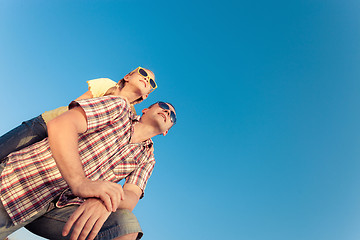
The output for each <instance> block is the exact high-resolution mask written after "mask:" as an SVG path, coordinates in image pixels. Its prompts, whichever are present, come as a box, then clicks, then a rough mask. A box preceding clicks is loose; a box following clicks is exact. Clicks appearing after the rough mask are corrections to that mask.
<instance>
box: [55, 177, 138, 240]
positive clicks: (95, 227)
mask: <svg viewBox="0 0 360 240" xmlns="http://www.w3.org/2000/svg"><path fill="white" fill-rule="evenodd" d="M124 193H125V196H126V197H125V200H122V201H121V203H120V206H119V209H129V210H130V211H132V210H133V209H134V208H135V206H136V205H137V203H138V201H139V199H140V196H141V194H142V190H141V189H140V188H139V187H138V186H136V185H134V184H125V185H124ZM110 213H111V212H109V211H107V210H106V208H105V207H104V205H103V203H102V202H101V201H100V200H98V199H95V198H90V199H88V200H86V201H85V202H84V203H83V204H81V206H80V207H79V208H78V209H76V211H75V212H74V213H73V214H72V215H71V216H70V218H69V220H68V221H67V223H66V224H65V226H64V228H63V232H62V234H63V236H67V235H68V234H69V232H70V230H71V228H72V227H73V226H74V229H73V232H72V235H71V239H86V237H87V236H88V235H89V233H90V235H89V237H88V238H87V239H94V238H95V237H96V235H97V234H98V232H99V231H100V229H101V227H102V226H103V224H104V222H105V221H106V219H107V218H108V217H109V216H110ZM78 237H79V238H78Z"/></svg>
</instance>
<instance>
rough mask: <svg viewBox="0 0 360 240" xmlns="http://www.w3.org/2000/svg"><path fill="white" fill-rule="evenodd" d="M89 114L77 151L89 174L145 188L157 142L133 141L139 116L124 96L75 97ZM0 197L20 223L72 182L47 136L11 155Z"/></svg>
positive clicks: (91, 176) (92, 176) (14, 218)
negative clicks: (57, 158) (132, 137)
mask: <svg viewBox="0 0 360 240" xmlns="http://www.w3.org/2000/svg"><path fill="white" fill-rule="evenodd" d="M75 106H81V107H82V108H83V110H84V111H85V114H86V117H87V124H88V126H87V131H86V132H85V133H83V134H80V135H79V153H80V158H81V161H82V164H83V168H84V171H85V174H86V176H87V177H88V178H90V179H92V180H107V181H112V182H119V181H120V180H122V179H124V178H126V183H132V184H136V185H137V186H138V187H139V188H140V189H142V190H143V191H144V189H145V187H146V183H147V181H148V179H149V177H150V175H151V173H152V171H153V168H154V164H155V159H154V155H153V153H152V151H150V149H151V147H152V145H153V142H152V140H151V139H148V140H147V141H145V142H142V143H136V144H130V143H129V142H130V138H131V134H132V131H133V127H132V123H133V121H137V120H138V119H136V117H135V116H134V115H133V114H132V113H131V111H130V106H129V105H128V104H127V103H126V101H125V100H123V99H122V98H120V97H114V96H106V97H100V98H92V99H87V100H81V101H78V102H72V103H71V104H70V108H73V107H75ZM0 180H1V190H0V199H1V201H2V203H3V205H4V207H5V209H6V211H7V213H8V214H9V216H10V218H11V219H12V221H13V223H14V224H15V225H16V224H18V223H21V222H24V221H26V220H28V219H29V218H31V217H32V216H34V215H35V214H37V213H38V212H39V211H40V210H41V209H42V208H43V207H45V206H46V205H47V204H48V203H50V202H51V201H53V200H54V199H55V198H56V197H57V196H59V195H60V194H61V192H64V191H66V189H68V188H69V186H68V185H67V183H66V182H65V180H64V179H63V178H62V176H61V174H60V172H59V170H58V168H57V166H56V162H55V160H54V158H53V157H52V154H51V150H50V146H49V143H48V140H47V139H44V140H43V141H41V142H38V143H35V144H33V145H31V146H29V147H27V148H25V149H23V150H20V151H18V152H14V153H12V154H10V155H9V156H8V160H7V162H6V166H5V168H4V170H3V172H2V174H1V179H0Z"/></svg>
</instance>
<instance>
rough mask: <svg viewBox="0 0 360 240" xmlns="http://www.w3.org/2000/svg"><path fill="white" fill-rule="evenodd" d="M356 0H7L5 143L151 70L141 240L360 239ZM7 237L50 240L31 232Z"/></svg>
mask: <svg viewBox="0 0 360 240" xmlns="http://www.w3.org/2000/svg"><path fill="white" fill-rule="evenodd" d="M359 11H360V3H359V2H358V1H355V0H348V1H340V0H328V1H323V0H321V1H320V0H302V1H300V0H294V1H285V0H275V1H264V0H259V1H243V0H238V1H211V0H210V1H206V2H204V1H198V0H192V1H188V0H184V1H176V2H175V1H158V0H153V1H151V2H150V1H138V0H132V1H130V0H124V1H122V0H118V1H113V0H104V1H100V0H98V1H94V0H89V1H68V0H61V1H59V0H53V1H45V0H31V1H19V0H11V1H10V0H0V30H1V37H0V74H1V80H0V81H1V86H2V87H1V89H2V91H1V92H2V94H0V102H1V109H2V110H3V116H5V117H3V118H1V120H0V134H3V133H5V132H7V131H8V130H10V129H12V128H13V127H15V126H17V125H18V124H20V123H21V121H22V120H27V119H30V118H32V117H34V116H37V115H39V114H41V113H42V112H43V111H45V110H50V109H53V108H56V107H58V106H62V105H66V104H68V103H69V102H70V101H71V100H72V99H74V98H76V97H78V96H80V95H81V94H82V93H84V92H85V91H86V90H87V86H86V81H87V80H90V79H94V78H99V77H108V78H111V79H113V80H119V79H121V78H122V77H123V76H124V75H125V74H126V73H128V72H129V71H131V70H132V69H133V68H135V67H137V66H139V65H140V66H143V67H147V68H150V69H152V70H153V71H154V72H155V74H156V80H157V83H158V86H159V88H158V89H157V90H156V91H154V92H153V93H152V94H151V95H150V97H149V98H148V99H147V100H146V101H145V102H143V103H141V104H139V105H138V106H137V107H136V108H137V110H138V111H140V109H142V108H145V107H147V106H148V105H150V104H151V103H152V102H154V101H158V100H165V101H169V102H172V103H173V104H174V105H175V107H176V109H177V115H178V122H177V124H176V126H175V127H173V128H172V129H171V131H170V133H169V134H168V135H167V136H166V137H163V136H157V137H155V138H154V141H155V144H156V146H155V157H156V159H157V165H156V167H155V170H154V173H153V175H152V177H151V179H150V181H149V184H148V187H147V189H146V193H145V197H144V199H143V200H141V201H140V202H139V204H138V206H137V207H136V209H135V214H136V216H137V217H138V219H139V221H140V223H141V226H142V228H143V230H144V232H145V235H144V237H143V239H157V240H162V239H173V240H183V239H210V240H215V239H244V240H288V239H291V240H319V239H327V240H339V239H342V240H355V239H359V238H360V230H359V227H358V223H359V221H360V207H359V202H360V191H359V188H358V186H359V183H360V175H359V174H358V173H359V170H360V162H359V153H360V150H359V144H360V127H359V122H360V114H359V111H358V110H356V109H359V107H360V96H359V90H360V81H359V76H360V68H359V67H358V63H359V62H360V45H359V42H360V24H359V22H360V21H359V20H360V19H359ZM12 239H40V238H37V237H34V236H31V235H29V233H28V232H26V231H24V230H20V231H18V232H17V233H15V234H14V235H13V236H12Z"/></svg>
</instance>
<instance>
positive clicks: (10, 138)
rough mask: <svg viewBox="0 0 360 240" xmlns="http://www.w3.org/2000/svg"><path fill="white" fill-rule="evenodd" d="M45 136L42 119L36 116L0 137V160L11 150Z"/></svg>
mask: <svg viewBox="0 0 360 240" xmlns="http://www.w3.org/2000/svg"><path fill="white" fill-rule="evenodd" d="M46 137H47V128H46V123H45V121H44V119H43V118H42V117H41V115H40V116H37V117H35V118H33V119H30V120H28V121H25V122H23V123H22V124H21V125H20V126H18V127H16V128H14V129H13V130H11V131H9V132H7V133H6V134H4V135H3V136H1V137H0V162H1V160H3V159H4V158H5V157H6V156H7V155H9V154H10V153H12V152H15V151H18V150H21V149H23V148H25V147H27V146H30V145H31V144H34V143H36V142H39V141H41V140H43V139H44V138H46Z"/></svg>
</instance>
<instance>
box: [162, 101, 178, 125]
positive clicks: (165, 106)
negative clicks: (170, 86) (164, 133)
mask: <svg viewBox="0 0 360 240" xmlns="http://www.w3.org/2000/svg"><path fill="white" fill-rule="evenodd" d="M158 104H159V107H161V108H162V109H164V110H170V107H169V104H167V103H164V102H158ZM170 121H171V122H172V123H173V124H175V123H176V114H175V112H174V111H173V110H170Z"/></svg>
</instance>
